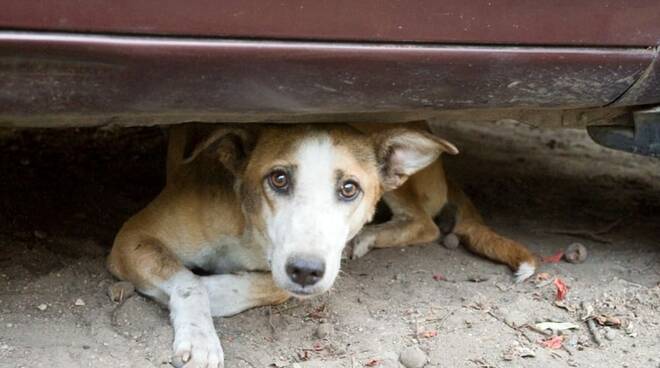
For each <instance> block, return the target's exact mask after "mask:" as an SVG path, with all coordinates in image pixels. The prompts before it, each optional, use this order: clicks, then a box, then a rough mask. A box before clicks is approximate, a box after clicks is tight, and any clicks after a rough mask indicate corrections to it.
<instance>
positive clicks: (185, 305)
mask: <svg viewBox="0 0 660 368" xmlns="http://www.w3.org/2000/svg"><path fill="white" fill-rule="evenodd" d="M443 152H446V153H450V154H456V153H457V152H458V150H457V149H456V147H454V146H453V145H452V144H451V143H449V142H447V141H445V140H443V139H441V138H438V137H435V136H434V135H432V134H430V133H428V132H426V131H423V130H418V129H408V128H405V127H404V128H393V129H385V130H381V131H378V132H373V133H370V134H367V133H365V132H364V131H360V130H359V129H356V128H354V127H351V126H348V125H319V124H312V125H260V126H256V125H250V124H244V125H233V126H232V125H220V126H218V125H205V124H188V125H182V126H175V127H173V128H171V130H170V138H169V143H168V157H167V176H166V185H165V188H164V189H163V190H162V192H161V193H160V194H159V195H158V196H157V197H156V199H154V200H153V201H152V202H151V203H149V204H148V205H147V207H146V208H144V209H143V210H141V211H140V212H138V213H137V214H136V215H134V216H133V217H131V218H130V219H129V220H128V221H126V223H125V224H124V225H123V226H122V227H121V229H120V230H119V232H118V234H117V235H116V237H115V241H114V244H113V246H112V250H111V252H110V255H109V256H108V264H107V265H108V269H109V271H110V272H111V273H112V274H113V275H114V276H116V277H117V278H119V279H122V280H126V281H130V282H131V283H133V284H134V285H135V286H136V288H137V290H138V291H139V292H141V293H142V294H144V295H147V296H149V297H151V298H152V299H154V300H156V301H158V302H160V303H162V304H164V305H166V306H167V307H168V308H169V310H170V319H171V322H172V326H173V328H174V342H173V350H174V356H173V362H177V364H178V365H180V366H184V367H186V368H194V367H213V368H217V367H222V366H224V363H223V360H224V358H223V351H222V347H221V344H220V341H219V339H218V336H217V334H216V331H215V328H214V325H213V320H212V317H213V316H230V315H233V314H236V313H239V312H241V311H243V310H246V309H249V308H253V307H257V306H261V305H272V304H278V303H281V302H284V301H285V300H287V299H288V298H289V297H291V296H295V297H299V298H305V297H310V296H313V295H317V294H320V293H323V292H324V291H326V290H328V289H329V288H330V287H331V286H332V284H333V282H334V281H335V278H336V277H337V274H338V272H339V268H340V262H341V256H342V251H343V249H344V247H345V246H346V244H347V243H348V242H349V241H350V240H351V239H353V238H355V237H356V235H357V234H358V233H359V232H360V231H361V230H362V228H363V227H364V225H365V224H366V223H367V222H369V221H370V220H371V219H372V217H373V215H374V212H375V209H376V205H377V203H378V202H379V200H380V198H381V197H382V196H383V193H390V192H392V191H394V190H396V189H397V188H399V187H402V186H403V185H405V183H406V181H407V180H408V178H410V177H411V176H412V177H414V176H415V175H416V173H418V172H420V170H422V171H423V169H424V168H426V167H427V166H429V165H431V164H433V163H434V162H437V160H438V157H439V156H440V155H441V153H443ZM433 167H437V166H433ZM435 170H436V171H437V169H435ZM436 171H430V172H427V174H425V175H430V174H432V173H434V172H436ZM420 180H421V179H420ZM420 180H415V181H413V183H418V182H420V183H423V182H424V181H423V180H421V181H420ZM402 188H403V187H402ZM429 189H432V188H429ZM433 190H435V189H433ZM391 198H392V199H391V200H390V199H388V200H387V201H388V203H390V206H391V207H392V208H393V209H394V212H395V213H396V214H397V215H396V216H395V219H396V220H395V221H394V223H392V224H391V225H392V226H387V225H383V226H382V227H380V228H376V227H372V228H366V229H365V232H363V233H362V235H360V236H359V237H358V239H360V241H359V242H358V243H356V244H357V247H356V249H362V253H366V252H364V249H367V250H368V249H371V248H379V247H384V246H394V245H405V244H408V242H409V241H422V240H427V239H431V238H432V237H433V236H431V235H434V234H436V233H437V231H436V232H435V233H433V232H431V233H429V234H422V233H421V232H419V231H413V230H414V229H412V228H414V227H415V226H416V225H413V226H412V227H411V226H410V224H409V223H406V222H405V220H404V221H402V220H401V218H400V216H399V214H403V213H404V212H406V211H403V210H401V211H400V210H399V209H403V207H401V206H398V205H397V203H396V198H398V196H393V197H391ZM434 198H436V197H435V196H434ZM443 198H444V196H443ZM406 213H407V212H406ZM429 213H430V212H429ZM420 218H421V217H420ZM398 225H402V226H405V227H406V229H407V230H406V231H407V234H408V236H407V240H404V239H396V240H395V241H385V240H382V239H380V238H379V237H378V236H377V235H372V232H373V231H376V230H378V229H382V230H383V231H385V232H387V233H389V232H391V231H392V230H394V228H395V227H396V226H398ZM379 226H380V225H379ZM460 226H461V225H460V222H459V225H458V226H457V229H458V228H460ZM402 240H404V241H402ZM195 270H200V271H203V272H204V273H206V274H208V275H207V276H200V275H199V273H194V272H193V271H195Z"/></svg>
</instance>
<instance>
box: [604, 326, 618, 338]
mask: <svg viewBox="0 0 660 368" xmlns="http://www.w3.org/2000/svg"><path fill="white" fill-rule="evenodd" d="M605 338H606V339H608V340H610V341H612V340H614V339H616V331H614V330H613V329H611V328H609V327H606V328H605Z"/></svg>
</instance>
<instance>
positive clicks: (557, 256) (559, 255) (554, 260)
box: [543, 250, 564, 263]
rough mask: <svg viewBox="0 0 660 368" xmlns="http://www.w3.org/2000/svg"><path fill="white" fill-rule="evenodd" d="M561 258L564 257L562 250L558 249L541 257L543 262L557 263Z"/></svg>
mask: <svg viewBox="0 0 660 368" xmlns="http://www.w3.org/2000/svg"><path fill="white" fill-rule="evenodd" d="M562 258H564V251H563V250H560V251H557V253H555V254H553V255H551V256H548V257H543V263H559V262H561V259H562Z"/></svg>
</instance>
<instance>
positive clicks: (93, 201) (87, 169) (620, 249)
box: [0, 121, 660, 368]
mask: <svg viewBox="0 0 660 368" xmlns="http://www.w3.org/2000/svg"><path fill="white" fill-rule="evenodd" d="M532 123H533V122H532ZM435 130H436V132H437V133H439V134H442V135H443V136H445V137H447V138H450V139H451V140H453V141H454V142H456V144H457V145H458V147H459V149H461V151H462V154H461V155H459V156H456V157H451V158H448V159H447V160H446V161H447V167H448V171H449V173H450V175H451V176H453V177H454V178H455V179H456V180H457V181H459V182H460V183H462V184H463V186H464V188H465V189H466V191H467V192H468V193H469V194H470V195H471V196H472V197H473V199H474V201H475V202H476V204H477V206H478V207H479V208H480V209H481V210H482V212H483V214H484V215H485V218H486V219H487V222H488V223H489V224H491V225H492V226H493V227H494V228H495V229H497V230H498V231H500V232H501V233H503V234H506V235H508V236H510V237H513V238H515V239H517V240H520V241H522V242H524V243H526V244H528V245H529V247H530V248H531V249H532V250H533V251H534V252H536V253H537V254H539V255H541V256H550V255H553V254H555V253H556V252H557V251H560V250H562V249H564V248H565V247H566V246H568V245H569V244H571V243H573V242H581V243H582V244H584V245H585V246H586V247H587V249H588V251H589V257H588V259H587V261H586V262H585V263H583V264H570V263H566V262H563V261H562V262H559V263H546V264H544V265H543V266H542V269H541V270H540V272H542V273H545V274H542V275H541V277H540V278H536V279H534V280H531V281H529V282H526V283H524V284H520V285H514V284H513V283H512V278H511V273H510V271H509V270H508V269H507V268H506V267H504V266H501V265H497V264H494V263H491V262H489V261H486V260H484V259H481V258H478V257H476V256H474V255H471V254H469V253H468V252H466V251H465V250H463V249H462V248H459V249H456V250H449V249H446V248H444V247H443V246H440V245H438V244H429V245H427V246H418V247H412V248H408V249H391V250H379V251H373V252H372V253H370V254H369V255H368V256H366V257H365V258H363V259H360V260H358V261H349V262H346V263H345V264H344V266H343V272H342V274H341V277H340V278H339V280H338V282H337V283H336V286H335V288H334V289H333V290H332V291H331V292H330V293H328V294H326V295H324V296H322V297H318V298H315V299H312V300H309V301H304V302H301V301H296V300H291V301H289V302H287V303H285V304H283V305H280V306H276V307H271V308H258V309H254V310H251V311H248V312H245V313H242V314H240V315H238V316H235V317H232V318H219V319H216V321H215V324H216V328H217V331H218V334H219V335H220V337H221V341H222V343H223V347H224V351H225V355H226V365H227V367H259V368H261V367H291V368H293V367H298V368H304V367H329V368H332V367H352V368H355V367H399V366H400V365H399V362H398V361H399V356H400V353H401V352H402V351H404V350H405V349H407V348H410V347H419V348H420V349H421V350H422V351H423V352H424V353H425V355H426V357H427V359H428V363H427V365H426V367H546V366H552V367H660V348H659V346H660V310H659V309H660V262H659V261H660V244H659V240H660V160H654V159H650V158H645V157H640V156H633V155H629V154H626V153H620V152H614V151H610V150H606V149H604V148H600V147H598V146H596V145H595V144H593V143H591V142H590V140H589V138H588V137H587V136H586V134H585V133H584V132H583V131H581V130H544V129H539V128H535V127H533V126H532V125H531V124H530V123H526V124H522V123H516V122H512V121H500V122H498V123H497V124H489V125H477V124H471V123H469V122H462V123H451V124H438V125H436V126H435ZM163 154H164V141H163V138H162V134H161V131H160V129H159V128H139V129H138V128H132V129H80V130H73V129H70V130H32V131H21V132H15V131H0V367H3V368H4V367H30V368H32V367H35V368H36V367H52V368H61V367H100V368H106V367H108V368H109V367H113V368H114V367H139V368H142V367H168V366H169V358H170V349H171V341H172V331H171V328H170V326H169V322H168V317H167V311H166V310H163V309H162V308H161V307H159V306H158V305H156V304H155V303H153V302H151V301H149V300H147V299H145V298H144V297H142V296H134V297H132V298H129V299H128V300H126V301H125V302H124V303H123V304H121V305H118V304H115V303H114V302H112V301H111V300H110V299H109V298H108V296H107V289H108V287H109V286H110V285H112V284H113V282H114V280H113V279H112V277H111V276H110V275H109V274H108V272H107V271H106V270H105V268H104V257H105V255H106V254H107V252H108V250H109V247H110V245H111V242H112V238H113V236H114V233H115V232H116V231H117V229H118V227H119V226H120V225H121V223H122V221H124V220H125V219H126V218H127V217H129V216H130V215H131V214H132V213H134V212H135V211H136V210H137V209H139V208H140V207H141V206H143V205H144V204H145V202H146V201H148V200H149V198H152V197H153V196H154V195H155V194H156V193H157V192H158V190H159V188H160V186H161V185H162V182H163V175H164V172H163V169H162V168H163V164H164V160H163V158H164V157H163ZM562 231H564V232H571V231H577V232H578V233H577V234H573V235H567V234H562ZM555 278H560V279H561V280H563V281H564V282H565V283H566V284H567V285H568V288H569V289H568V293H567V295H566V299H565V300H564V301H563V303H559V304H557V303H556V302H555V299H556V286H555V285H554V283H553V281H554V280H555ZM582 302H586V303H588V304H591V305H592V306H593V308H594V312H593V315H594V316H597V317H600V322H604V323H609V324H613V326H601V325H600V323H598V321H599V320H598V319H596V320H594V321H596V323H595V326H596V332H597V333H598V334H599V336H601V340H602V345H601V346H598V344H596V342H595V341H594V339H593V337H592V334H591V333H590V331H589V329H588V328H587V323H586V322H584V321H583V320H582V319H581V313H582V311H581V307H580V306H581V303H582ZM606 317H607V318H609V320H607V321H606V320H605V319H606ZM549 321H550V322H571V323H574V324H576V325H577V327H578V329H577V330H566V331H562V332H561V334H562V335H561V337H559V338H555V339H554V340H551V341H554V342H555V343H558V344H560V345H561V346H557V347H559V348H557V349H552V348H551V347H546V346H544V345H543V342H544V341H548V340H550V339H551V337H549V336H546V335H544V334H542V333H540V332H537V331H534V330H533V329H531V328H530V327H529V326H534V325H535V324H536V323H539V322H549ZM319 325H323V327H322V328H321V329H323V330H326V332H329V333H328V335H327V336H325V337H323V338H319V337H318V336H317V335H318V332H319V331H318V330H319ZM327 330H329V331H327ZM548 344H549V343H546V345H548ZM523 355H524V356H525V357H523Z"/></svg>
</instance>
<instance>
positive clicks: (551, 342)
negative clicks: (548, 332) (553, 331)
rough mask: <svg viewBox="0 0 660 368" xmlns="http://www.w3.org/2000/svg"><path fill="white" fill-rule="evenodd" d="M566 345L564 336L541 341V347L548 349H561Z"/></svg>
mask: <svg viewBox="0 0 660 368" xmlns="http://www.w3.org/2000/svg"><path fill="white" fill-rule="evenodd" d="M563 343H564V336H553V337H551V338H549V339H547V340H543V341H541V346H543V347H545V348H548V349H561V346H562V344H563Z"/></svg>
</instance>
